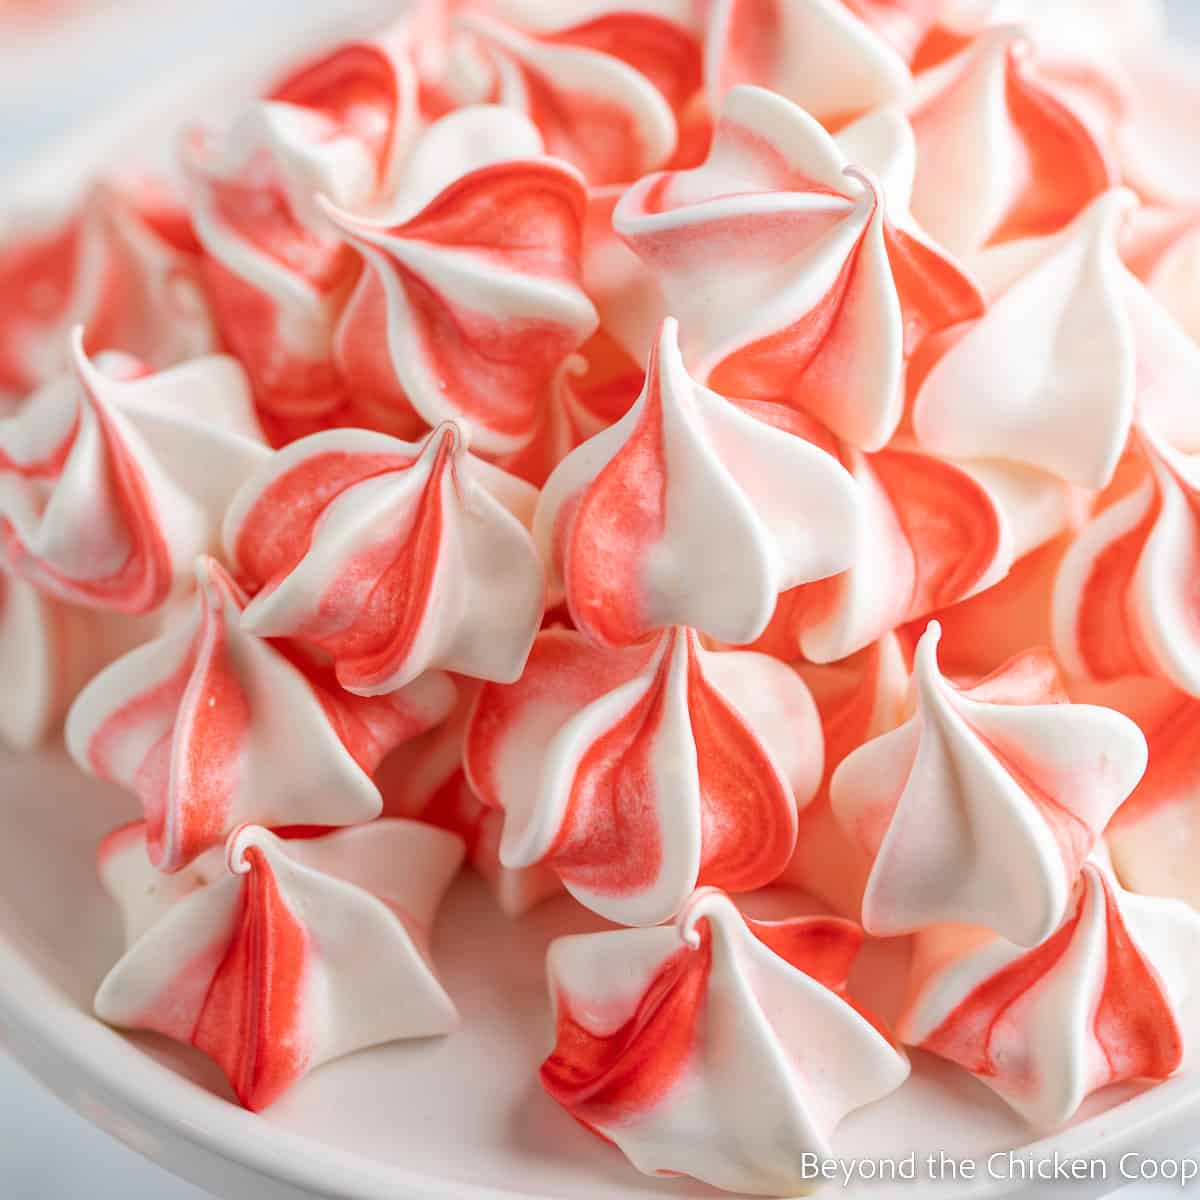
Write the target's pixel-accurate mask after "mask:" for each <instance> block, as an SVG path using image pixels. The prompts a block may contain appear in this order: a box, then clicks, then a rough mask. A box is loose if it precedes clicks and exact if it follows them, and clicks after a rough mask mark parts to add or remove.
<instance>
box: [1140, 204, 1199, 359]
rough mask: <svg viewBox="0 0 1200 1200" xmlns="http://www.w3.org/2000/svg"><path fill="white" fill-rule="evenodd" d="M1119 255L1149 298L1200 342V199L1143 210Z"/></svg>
mask: <svg viewBox="0 0 1200 1200" xmlns="http://www.w3.org/2000/svg"><path fill="white" fill-rule="evenodd" d="M1121 254H1122V257H1123V258H1124V259H1125V261H1126V263H1128V264H1129V268H1130V270H1131V271H1133V273H1134V274H1135V275H1136V276H1137V277H1138V278H1139V279H1140V280H1141V281H1142V282H1143V283H1144V284H1145V285H1146V286H1147V288H1149V290H1150V294H1151V295H1152V296H1153V297H1154V298H1155V299H1156V300H1157V301H1158V302H1159V303H1160V304H1161V305H1162V306H1163V307H1164V308H1165V309H1166V310H1167V312H1169V313H1170V314H1171V316H1173V317H1174V318H1175V320H1176V321H1178V322H1179V324H1180V326H1181V327H1182V328H1183V329H1184V330H1186V331H1187V333H1188V335H1189V336H1190V337H1191V339H1192V340H1193V341H1194V342H1198V343H1200V199H1198V200H1197V201H1195V202H1193V203H1191V204H1188V205H1179V206H1172V207H1146V208H1143V209H1141V210H1139V211H1138V212H1137V213H1135V214H1134V216H1133V217H1132V219H1131V220H1130V222H1129V224H1128V225H1127V226H1126V230H1125V236H1124V237H1123V239H1122V242H1121Z"/></svg>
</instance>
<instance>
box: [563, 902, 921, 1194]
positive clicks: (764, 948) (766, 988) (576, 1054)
mask: <svg viewBox="0 0 1200 1200" xmlns="http://www.w3.org/2000/svg"><path fill="white" fill-rule="evenodd" d="M861 942H862V931H861V930H860V929H859V928H858V926H856V925H853V924H851V923H850V922H848V921H841V920H837V919H833V918H828V917H808V918H794V919H791V920H783V921H754V920H750V919H748V918H746V917H744V916H742V914H741V913H740V912H738V910H737V909H736V908H735V907H734V905H733V902H732V901H731V900H730V899H729V897H728V896H725V895H724V894H723V893H721V892H718V891H716V890H715V889H712V888H705V889H702V890H701V891H699V892H697V893H696V894H695V895H694V896H693V897H692V899H691V900H690V901H689V903H688V905H687V907H686V908H685V909H684V910H683V911H682V912H681V913H680V915H679V917H678V919H677V921H676V922H675V924H673V925H667V926H659V927H657V928H653V929H622V930H614V931H610V932H603V933H590V934H581V935H577V936H574V937H565V938H559V939H558V940H557V941H556V942H554V943H552V945H551V947H550V950H549V952H548V955H547V971H548V974H549V980H550V992H551V996H552V999H553V1002H554V1008H555V1022H556V1034H557V1041H556V1044H555V1047H554V1049H553V1051H552V1052H551V1054H550V1056H549V1057H548V1058H547V1059H546V1061H545V1062H544V1063H543V1064H542V1069H541V1080H542V1086H543V1087H545V1088H546V1090H547V1091H548V1092H549V1093H550V1095H551V1096H553V1097H554V1099H555V1100H557V1101H558V1102H559V1104H561V1105H562V1106H563V1107H564V1108H565V1109H566V1110H567V1111H568V1112H569V1113H570V1114H571V1115H572V1116H573V1117H575V1118H576V1120H578V1121H581V1122H582V1123H583V1124H584V1125H586V1126H587V1127H588V1128H590V1129H592V1130H594V1131H595V1132H596V1133H598V1134H600V1135H601V1136H602V1137H604V1138H606V1139H608V1140H609V1141H612V1142H614V1143H616V1145H617V1146H618V1147H619V1148H620V1149H621V1151H622V1152H623V1153H624V1154H625V1155H626V1157H627V1158H628V1159H629V1160H630V1162H632V1163H633V1165H634V1166H635V1167H637V1168H638V1170H640V1171H643V1172H645V1173H646V1174H647V1175H659V1174H672V1175H674V1174H683V1175H690V1176H692V1177H693V1178H696V1179H700V1180H702V1181H704V1182H706V1183H710V1184H713V1185H715V1186H717V1187H721V1188H727V1189H729V1190H731V1191H736V1192H738V1193H739V1194H743V1193H750V1194H753V1195H766V1196H794V1195H796V1194H797V1193H803V1192H807V1191H809V1190H810V1189H811V1180H809V1181H808V1182H806V1181H805V1180H806V1177H805V1175H804V1173H803V1171H802V1170H801V1165H800V1164H801V1161H802V1156H803V1155H805V1154H815V1155H817V1156H818V1157H819V1158H824V1157H827V1156H828V1155H829V1154H830V1153H831V1151H830V1145H829V1138H830V1134H831V1133H832V1131H833V1129H834V1127H835V1126H836V1125H837V1124H838V1122H839V1121H841V1119H842V1118H843V1117H844V1116H845V1115H846V1114H847V1113H849V1112H852V1111H853V1110H854V1109H856V1108H861V1107H862V1106H863V1105H866V1104H870V1103H872V1102H873V1101H875V1100H878V1099H880V1098H882V1097H883V1096H886V1095H888V1094H889V1093H890V1092H892V1091H894V1090H895V1089H896V1088H898V1087H899V1086H900V1085H901V1084H902V1083H903V1082H904V1080H905V1079H906V1078H907V1076H908V1069H909V1068H908V1062H907V1060H906V1059H905V1057H904V1055H903V1054H902V1053H901V1052H900V1051H899V1050H897V1049H896V1048H895V1047H894V1046H893V1045H892V1044H891V1042H890V1041H889V1040H888V1038H887V1036H886V1035H885V1034H884V1033H883V1032H882V1031H881V1029H880V1027H879V1026H878V1025H877V1023H876V1022H875V1021H874V1019H873V1018H872V1017H871V1016H869V1015H868V1014H867V1013H865V1012H864V1011H863V1010H861V1009H859V1008H858V1007H857V1006H856V1005H855V1004H854V1003H853V1002H851V1001H850V1000H849V999H848V997H847V994H846V979H847V976H848V974H849V971H850V968H851V965H852V964H853V962H854V959H855V957H856V955H857V953H858V949H859V946H860V944H861Z"/></svg>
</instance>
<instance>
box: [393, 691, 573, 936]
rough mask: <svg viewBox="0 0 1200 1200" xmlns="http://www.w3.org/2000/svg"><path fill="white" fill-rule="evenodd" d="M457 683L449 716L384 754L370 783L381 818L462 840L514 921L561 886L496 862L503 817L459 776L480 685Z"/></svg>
mask: <svg viewBox="0 0 1200 1200" xmlns="http://www.w3.org/2000/svg"><path fill="white" fill-rule="evenodd" d="M457 683H458V692H459V699H458V704H457V705H456V706H455V709H454V711H453V712H452V713H451V714H450V716H449V717H448V718H447V719H446V720H445V721H443V722H442V723H441V724H440V725H438V726H437V727H436V728H434V729H431V730H430V731H429V732H428V733H425V734H422V735H421V736H420V737H417V738H414V739H413V740H412V741H410V742H406V743H405V744H404V745H403V746H400V747H399V748H398V749H396V750H394V751H393V752H392V753H391V754H389V755H388V756H387V758H385V759H384V761H383V762H382V763H381V764H380V767H379V770H378V771H377V772H376V774H375V781H376V783H377V784H378V786H379V790H380V791H381V792H382V794H383V811H384V814H385V815H386V816H389V817H409V818H412V819H415V820H418V821H425V822H427V823H428V824H430V825H436V826H437V827H438V828H439V829H447V830H449V831H450V832H451V833H454V834H457V835H458V836H459V837H460V838H462V840H463V844H464V845H465V847H466V856H467V861H468V862H469V863H470V864H471V866H472V867H474V869H475V871H476V873H477V874H479V875H480V876H482V877H483V879H484V881H485V882H486V883H487V885H488V887H489V888H491V890H492V893H493V894H494V895H495V897H496V903H497V904H499V906H500V908H501V910H502V911H503V912H504V913H506V914H507V915H508V916H510V917H519V916H520V915H521V914H522V913H524V912H527V911H528V910H529V909H531V908H533V907H534V906H535V905H537V904H540V903H541V902H542V901H543V900H545V899H547V898H548V897H550V896H552V895H554V894H555V893H557V892H560V891H561V890H562V885H561V884H560V883H559V882H558V876H557V875H555V874H554V872H553V871H551V870H550V869H549V868H548V867H544V866H533V867H525V868H523V869H518V870H509V868H508V867H506V866H504V865H503V864H502V863H501V862H500V831H501V828H502V826H503V824H504V814H503V813H501V812H499V811H497V810H496V809H494V808H488V807H486V806H485V805H484V804H483V803H481V801H480V800H479V798H478V797H477V796H476V795H475V793H474V792H473V791H472V790H471V785H470V784H469V783H467V779H466V774H465V773H464V771H463V742H464V739H465V736H466V731H467V722H468V720H469V719H470V716H471V712H472V710H473V709H474V707H475V702H476V699H477V697H478V695H479V689H480V686H481V685H480V683H479V682H478V681H476V680H468V679H460V680H458V681H457Z"/></svg>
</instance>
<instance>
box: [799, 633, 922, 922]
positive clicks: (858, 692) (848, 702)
mask: <svg viewBox="0 0 1200 1200" xmlns="http://www.w3.org/2000/svg"><path fill="white" fill-rule="evenodd" d="M795 670H796V673H797V674H798V675H799V676H800V678H801V679H803V680H804V682H805V684H806V685H807V686H808V690H809V691H810V692H811V693H812V697H813V700H814V701H815V702H816V705H817V712H818V713H819V714H820V716H821V732H822V735H823V737H824V741H825V770H824V773H823V774H822V776H821V785H820V787H819V788H818V789H817V794H816V795H815V796H814V797H813V799H812V802H811V803H810V804H807V805H805V806H804V808H802V809H801V810H800V826H799V831H798V833H797V836H796V852H795V854H794V855H793V856H792V861H791V862H790V863H789V864H788V866H787V869H786V870H785V871H784V873H783V876H782V880H783V881H784V882H786V883H790V884H795V885H796V886H797V887H800V888H803V889H804V891H805V892H807V893H808V894H809V895H811V896H815V897H817V898H818V899H820V900H822V901H823V902H824V903H826V904H828V905H829V906H830V907H831V908H833V909H834V910H835V911H836V912H838V913H840V914H841V915H842V916H844V917H850V918H851V919H852V920H855V921H857V920H860V919H861V914H862V898H863V892H864V891H865V890H866V886H867V879H868V877H869V875H870V872H871V859H870V857H869V855H868V854H867V853H866V852H865V851H864V850H863V848H862V847H861V846H860V845H859V844H858V843H857V842H855V841H854V840H852V839H851V838H850V837H848V836H847V834H846V831H845V830H844V829H843V828H842V826H841V825H840V824H839V823H838V820H837V818H836V816H835V815H834V812H833V807H832V805H831V804H830V802H829V781H830V779H831V778H832V777H833V773H834V771H835V770H837V768H838V767H839V766H840V765H841V762H842V760H843V759H844V758H845V757H846V756H847V755H848V754H851V753H852V752H853V751H855V750H857V749H858V747H859V746H861V745H862V744H863V743H864V742H868V741H870V740H872V739H873V738H877V737H880V736H882V735H883V734H885V733H887V732H889V731H890V730H892V729H895V728H896V726H898V725H899V724H900V723H901V722H902V721H903V720H904V716H905V699H906V696H907V694H908V677H909V667H908V662H907V661H906V659H905V654H904V650H903V648H902V647H901V644H900V641H899V639H898V638H897V637H896V635H895V634H891V633H888V634H885V635H884V636H883V637H882V638H880V639H879V641H877V642H873V643H872V644H871V645H870V646H868V647H867V648H866V649H865V650H860V651H859V652H858V653H857V654H854V655H851V656H850V657H849V658H845V659H842V660H841V661H840V662H835V663H828V664H825V665H818V664H815V663H804V662H797V663H796V664H795Z"/></svg>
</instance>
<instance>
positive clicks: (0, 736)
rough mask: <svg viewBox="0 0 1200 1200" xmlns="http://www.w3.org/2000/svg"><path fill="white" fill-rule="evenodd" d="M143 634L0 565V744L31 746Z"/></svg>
mask: <svg viewBox="0 0 1200 1200" xmlns="http://www.w3.org/2000/svg"><path fill="white" fill-rule="evenodd" d="M142 632H143V630H142V628H141V625H140V623H139V622H137V621H127V620H114V619H113V618H112V617H111V616H109V615H108V614H105V613H96V612H91V611H90V610H88V609H86V608H79V607H77V606H76V605H73V604H64V603H63V602H62V601H61V600H56V599H55V598H54V597H53V596H49V595H47V594H46V593H45V592H42V591H40V590H39V589H38V588H36V587H34V586H33V584H31V583H26V582H25V580H24V579H21V578H20V577H19V576H17V575H14V574H12V573H11V572H9V571H8V570H6V569H5V568H4V567H3V566H0V743H5V744H7V745H9V746H12V747H14V748H15V749H17V750H32V749H34V748H35V747H36V746H38V745H40V744H41V743H42V742H44V741H45V740H46V739H47V738H48V737H49V736H50V734H51V733H53V732H54V730H56V729H57V727H58V724H59V722H60V721H61V719H62V716H63V713H64V712H65V711H66V709H67V706H68V705H69V704H70V703H71V701H72V700H73V699H74V698H75V695H76V693H77V692H78V691H79V689H80V688H81V687H82V686H83V685H84V683H86V682H87V680H88V679H90V678H91V677H92V676H93V675H94V674H95V673H96V672H97V671H98V670H100V668H101V667H103V666H104V665H105V664H106V663H108V662H110V661H111V660H112V659H114V658H115V657H117V655H119V654H122V653H124V652H125V650H127V649H128V648H129V646H130V645H132V644H133V643H134V642H136V640H137V639H138V637H139V635H140V634H141V633H142Z"/></svg>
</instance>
